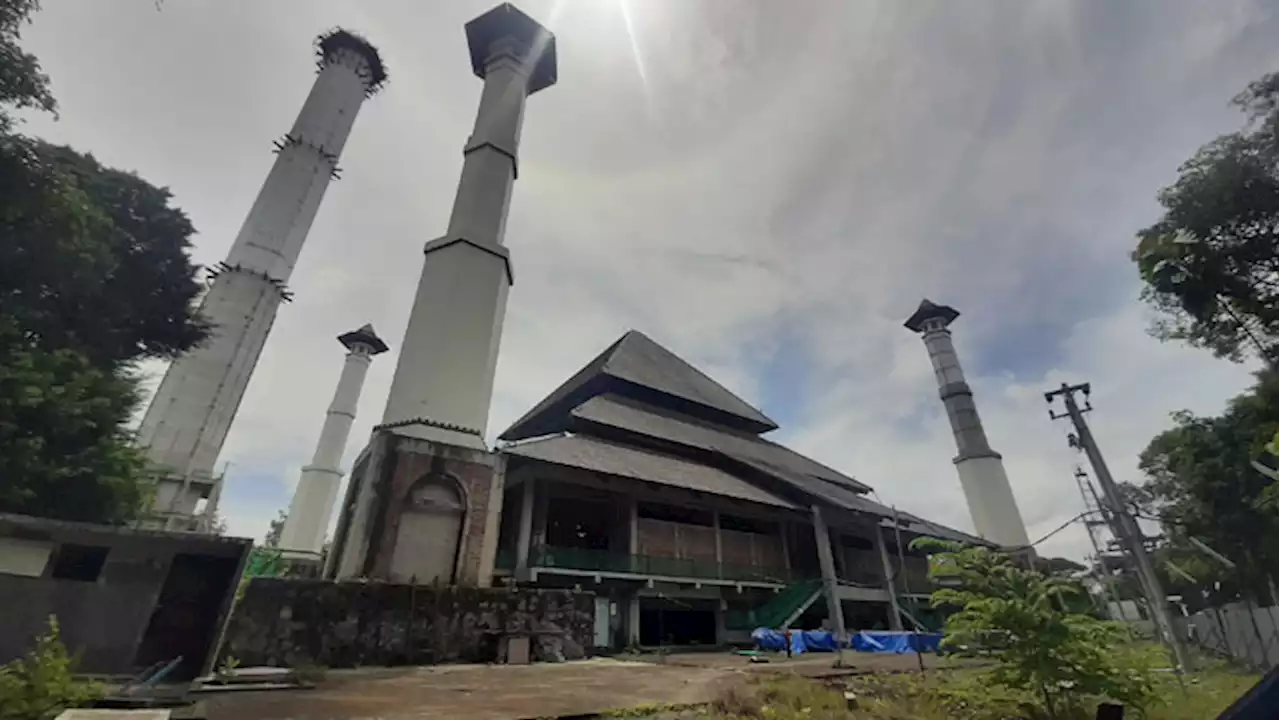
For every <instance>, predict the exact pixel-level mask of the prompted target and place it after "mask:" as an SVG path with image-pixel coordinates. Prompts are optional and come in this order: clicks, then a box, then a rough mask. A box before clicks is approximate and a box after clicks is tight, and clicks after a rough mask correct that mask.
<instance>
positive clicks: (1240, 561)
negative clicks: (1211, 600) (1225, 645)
mask: <svg viewBox="0 0 1280 720" xmlns="http://www.w3.org/2000/svg"><path fill="white" fill-rule="evenodd" d="M1277 390H1278V388H1277V384H1276V376H1275V374H1273V373H1271V372H1269V371H1262V372H1259V373H1258V383H1257V385H1256V386H1255V387H1254V388H1253V389H1252V390H1251V391H1249V392H1247V393H1244V394H1242V395H1240V396H1238V397H1236V398H1234V399H1232V400H1231V402H1230V403H1229V404H1228V406H1227V410H1226V412H1224V413H1223V414H1222V415H1220V416H1218V417H1197V416H1195V415H1192V414H1191V413H1188V412H1185V411H1184V412H1179V413H1175V414H1174V421H1175V423H1176V424H1175V426H1174V427H1173V428H1171V429H1169V430H1166V431H1164V432H1163V433H1160V434H1159V435H1157V436H1156V437H1155V438H1154V439H1152V441H1151V443H1150V444H1149V445H1148V446H1147V449H1146V450H1144V451H1143V453H1142V456H1141V459H1140V462H1139V467H1140V468H1141V470H1142V472H1143V473H1144V474H1145V475H1146V477H1147V482H1146V484H1145V486H1144V487H1143V489H1144V490H1145V491H1146V493H1148V494H1149V506H1150V507H1151V508H1152V509H1153V510H1154V512H1156V513H1157V515H1158V517H1159V519H1160V522H1161V524H1162V525H1163V526H1164V528H1165V531H1166V533H1167V534H1168V535H1169V536H1170V537H1171V539H1172V541H1173V542H1174V543H1175V544H1176V545H1177V546H1182V543H1181V542H1180V539H1182V538H1186V537H1195V538H1198V539H1199V540H1201V541H1202V542H1204V543H1206V544H1208V545H1209V546H1210V547H1212V548H1214V549H1215V550H1216V551H1218V552H1219V553H1221V554H1222V555H1224V556H1226V557H1227V558H1228V559H1230V560H1231V561H1233V562H1235V563H1236V564H1237V565H1239V566H1240V568H1241V570H1242V571H1243V574H1244V577H1245V579H1246V581H1247V582H1248V584H1249V585H1250V588H1251V590H1252V591H1253V592H1254V593H1255V594H1261V593H1262V592H1263V589H1265V588H1266V584H1264V583H1266V582H1267V581H1268V574H1272V575H1274V571H1275V567H1276V560H1277V557H1276V543H1277V534H1276V512H1275V508H1274V498H1275V489H1274V488H1275V481H1274V480H1272V479H1271V478H1268V477H1267V476H1265V475H1264V474H1262V473H1261V472H1259V471H1258V469H1257V468H1255V467H1254V465H1253V461H1254V459H1255V458H1257V457H1258V456H1259V454H1260V453H1261V452H1263V451H1264V448H1265V447H1266V445H1267V443H1268V442H1270V441H1271V440H1272V439H1273V438H1274V437H1275V434H1276V416H1277V411H1278V410H1280V408H1278V407H1277Z"/></svg>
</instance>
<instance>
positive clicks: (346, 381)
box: [280, 325, 387, 560]
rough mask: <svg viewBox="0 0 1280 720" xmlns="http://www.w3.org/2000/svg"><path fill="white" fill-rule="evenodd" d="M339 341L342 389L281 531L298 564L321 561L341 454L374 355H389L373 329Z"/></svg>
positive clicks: (336, 393) (337, 392)
mask: <svg viewBox="0 0 1280 720" xmlns="http://www.w3.org/2000/svg"><path fill="white" fill-rule="evenodd" d="M338 341H339V342H341V343H342V345H343V347H345V348H347V358H346V360H345V361H344V362H343V364H342V374H341V375H340V376H339V377H338V387H337V388H336V389H335V390H334V391H333V400H332V401H331V402H330V403H329V410H328V412H327V413H326V414H325V418H324V425H323V426H322V427H321V429H320V439H319V440H318V441H317V442H316V449H315V452H314V453H313V454H312V456H311V463H310V464H309V465H307V466H306V467H304V468H302V477H301V478H299V479H298V484H297V486H296V487H295V488H294V490H293V500H292V501H291V502H290V503H289V514H288V516H287V517H286V518H285V522H284V528H283V529H282V530H281V532H280V549H281V550H283V551H284V552H285V554H286V555H290V556H293V557H294V558H295V559H298V560H304V559H314V560H319V559H320V553H321V551H322V549H323V547H324V536H325V532H327V531H328V529H329V519H330V518H331V517H332V516H333V504H334V502H335V501H336V500H337V498H338V485H339V484H340V482H341V480H342V475H343V472H342V467H341V465H342V452H343V450H345V449H346V447H347V439H348V438H349V437H350V436H351V424H352V423H353V422H354V421H355V417H356V406H357V405H358V404H359V402H360V391H361V389H362V388H363V387H364V378H365V374H366V373H367V372H368V370H369V364H370V363H371V362H372V361H373V356H374V355H378V354H381V353H384V352H386V351H387V345H386V343H384V342H383V341H382V339H381V338H379V337H378V335H377V333H375V332H374V330H373V326H372V325H365V326H364V327H361V328H360V329H359V330H353V331H352V332H349V333H344V334H343V335H340V336H338Z"/></svg>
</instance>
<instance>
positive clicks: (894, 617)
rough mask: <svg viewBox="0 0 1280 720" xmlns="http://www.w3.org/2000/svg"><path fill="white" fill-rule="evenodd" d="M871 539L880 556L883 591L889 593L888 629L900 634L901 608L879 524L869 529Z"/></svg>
mask: <svg viewBox="0 0 1280 720" xmlns="http://www.w3.org/2000/svg"><path fill="white" fill-rule="evenodd" d="M871 539H872V541H873V542H875V545H876V553H877V554H879V555H880V568H881V569H882V570H883V571H884V589H885V590H887V591H888V593H889V629H890V630H893V631H895V632H902V629H903V628H902V608H901V607H899V606H898V591H897V590H895V589H894V587H893V575H894V573H893V562H892V561H891V560H890V559H889V550H888V549H887V548H885V545H884V533H883V532H882V531H881V530H880V524H879V523H876V524H875V525H874V526H873V527H872V528H871Z"/></svg>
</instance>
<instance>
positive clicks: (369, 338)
mask: <svg viewBox="0 0 1280 720" xmlns="http://www.w3.org/2000/svg"><path fill="white" fill-rule="evenodd" d="M338 342H340V343H342V346H343V347H345V348H346V349H348V350H350V349H351V348H352V347H354V346H356V345H367V346H368V347H369V348H371V350H370V352H369V354H370V355H381V354H382V353H384V352H386V351H387V350H390V349H391V348H389V347H387V344H386V343H385V342H383V340H382V338H380V337H378V333H376V332H374V331H373V325H372V324H370V323H365V324H364V325H361V326H360V328H359V329H358V330H352V331H351V332H348V333H343V334H341V335H339V336H338Z"/></svg>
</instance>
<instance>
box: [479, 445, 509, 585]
mask: <svg viewBox="0 0 1280 720" xmlns="http://www.w3.org/2000/svg"><path fill="white" fill-rule="evenodd" d="M506 496H507V455H506V454H505V453H495V456H494V462H493V474H492V475H490V476H489V502H488V504H487V505H486V507H485V517H484V537H483V538H482V539H481V541H480V567H479V568H478V570H477V572H478V575H477V577H476V586H477V587H482V588H487V587H492V585H493V566H494V564H495V563H496V562H497V559H498V535H499V533H500V531H501V528H502V509H503V508H502V501H503V499H505V498H506Z"/></svg>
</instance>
